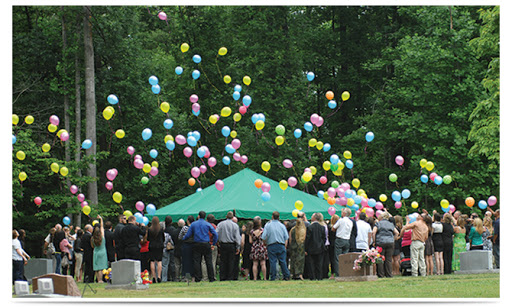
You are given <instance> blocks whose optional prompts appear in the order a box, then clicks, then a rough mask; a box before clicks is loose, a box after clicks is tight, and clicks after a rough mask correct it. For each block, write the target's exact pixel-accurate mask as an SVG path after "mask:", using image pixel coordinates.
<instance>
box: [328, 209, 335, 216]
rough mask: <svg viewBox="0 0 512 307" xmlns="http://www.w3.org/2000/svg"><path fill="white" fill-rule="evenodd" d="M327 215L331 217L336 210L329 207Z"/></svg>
mask: <svg viewBox="0 0 512 307" xmlns="http://www.w3.org/2000/svg"><path fill="white" fill-rule="evenodd" d="M327 213H329V215H330V216H333V215H334V214H335V213H336V208H334V207H329V208H328V209H327Z"/></svg>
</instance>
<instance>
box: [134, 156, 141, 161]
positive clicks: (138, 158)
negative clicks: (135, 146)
mask: <svg viewBox="0 0 512 307" xmlns="http://www.w3.org/2000/svg"><path fill="white" fill-rule="evenodd" d="M133 159H134V160H142V156H141V155H135V157H133Z"/></svg>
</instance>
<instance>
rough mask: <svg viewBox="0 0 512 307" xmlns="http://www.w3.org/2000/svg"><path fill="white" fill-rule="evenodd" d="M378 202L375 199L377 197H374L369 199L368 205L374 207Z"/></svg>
mask: <svg viewBox="0 0 512 307" xmlns="http://www.w3.org/2000/svg"><path fill="white" fill-rule="evenodd" d="M376 204H377V202H376V201H375V199H373V198H370V199H368V206H370V207H372V208H373V207H375V205H376Z"/></svg>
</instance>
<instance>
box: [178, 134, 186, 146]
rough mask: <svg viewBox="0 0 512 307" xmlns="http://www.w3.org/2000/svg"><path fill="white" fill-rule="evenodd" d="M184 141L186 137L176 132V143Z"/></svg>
mask: <svg viewBox="0 0 512 307" xmlns="http://www.w3.org/2000/svg"><path fill="white" fill-rule="evenodd" d="M186 142H187V139H186V138H185V137H184V136H183V135H181V134H178V135H177V136H176V143H178V145H183V144H185V143H186Z"/></svg>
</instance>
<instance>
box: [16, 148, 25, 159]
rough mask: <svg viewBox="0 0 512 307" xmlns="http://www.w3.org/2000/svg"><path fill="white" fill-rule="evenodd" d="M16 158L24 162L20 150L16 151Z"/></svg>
mask: <svg viewBox="0 0 512 307" xmlns="http://www.w3.org/2000/svg"><path fill="white" fill-rule="evenodd" d="M16 158H18V160H20V161H23V160H25V153H24V152H23V151H21V150H20V151H18V152H17V153H16Z"/></svg>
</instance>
